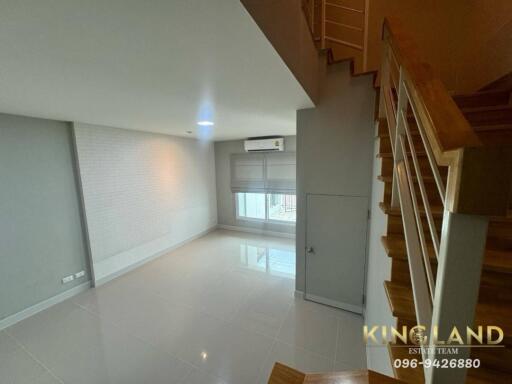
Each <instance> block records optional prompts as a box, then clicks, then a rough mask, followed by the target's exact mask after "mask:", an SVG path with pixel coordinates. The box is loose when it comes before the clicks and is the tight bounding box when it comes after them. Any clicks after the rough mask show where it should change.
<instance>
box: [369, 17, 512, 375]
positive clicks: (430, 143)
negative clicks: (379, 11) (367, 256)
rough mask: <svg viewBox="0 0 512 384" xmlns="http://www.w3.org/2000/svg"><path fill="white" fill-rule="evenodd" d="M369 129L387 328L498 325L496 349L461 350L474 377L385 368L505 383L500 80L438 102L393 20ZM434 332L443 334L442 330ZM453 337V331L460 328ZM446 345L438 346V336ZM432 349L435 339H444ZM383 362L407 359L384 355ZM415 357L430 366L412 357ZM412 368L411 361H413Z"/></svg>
mask: <svg viewBox="0 0 512 384" xmlns="http://www.w3.org/2000/svg"><path fill="white" fill-rule="evenodd" d="M384 34H385V35H384V39H385V40H386V52H385V54H384V60H383V68H382V73H381V75H382V81H381V93H380V109H379V118H378V120H377V127H378V128H377V131H378V137H379V139H380V143H379V144H380V150H379V154H378V157H379V158H381V161H382V167H381V174H380V176H379V177H378V179H379V180H380V181H381V182H383V183H384V184H385V188H384V196H383V201H382V203H381V204H380V208H381V209H382V211H383V212H384V213H385V214H386V215H387V217H388V223H387V233H386V235H385V236H382V245H383V247H384V249H385V250H386V253H387V255H388V256H389V257H390V258H391V259H392V272H391V280H390V281H386V282H385V284H384V289H385V292H386V294H387V297H388V300H389V305H390V308H391V311H392V314H393V316H395V317H396V318H397V325H398V326H399V327H400V326H402V325H406V326H409V327H412V326H414V325H416V324H427V325H429V326H430V324H438V325H439V328H440V332H444V333H445V335H446V332H447V331H448V329H450V328H451V327H452V326H453V325H460V327H459V328H461V327H462V326H463V325H465V324H473V323H474V324H475V325H484V326H485V325H498V326H500V327H501V328H502V329H503V331H504V334H505V337H504V340H503V341H502V343H501V344H500V348H481V347H480V348H478V347H473V348H471V349H469V348H466V349H465V351H464V352H463V353H461V354H459V355H458V356H457V357H460V358H464V357H466V356H467V355H468V353H469V351H471V352H470V354H471V357H472V358H476V359H479V360H480V361H481V367H480V368H478V369H469V370H467V377H466V372H465V370H464V369H444V370H443V369H430V370H427V369H423V368H421V367H418V368H415V369H412V368H398V369H395V376H396V377H397V378H399V379H401V380H404V381H405V382H408V383H423V382H425V381H426V382H430V383H438V382H439V383H462V382H467V383H509V382H512V366H511V365H510V362H512V217H511V210H510V201H511V199H510V180H511V179H510V174H511V157H510V153H511V150H510V148H512V147H511V146H512V104H511V100H512V99H511V90H512V86H511V85H510V82H509V81H506V80H502V81H497V82H495V83H494V84H493V85H491V86H489V87H486V88H485V89H483V90H481V91H479V92H475V93H473V94H466V95H455V96H453V97H452V98H450V96H449V95H448V93H447V92H446V90H445V89H444V87H443V86H442V85H441V83H440V82H439V81H438V80H437V79H436V78H435V76H433V75H432V72H431V70H430V68H429V67H428V65H427V64H425V63H422V62H419V61H418V59H417V57H418V55H417V52H416V51H415V48H414V42H412V41H411V39H410V38H409V37H408V36H407V34H406V33H404V31H403V30H402V29H401V27H400V23H399V22H398V21H396V20H394V21H392V22H390V21H387V23H386V25H385V27H384ZM443 328H444V330H443ZM463 329H465V327H464V328H463ZM445 339H446V338H445ZM445 339H444V340H445ZM389 352H390V356H391V359H392V361H395V359H404V358H410V356H408V355H407V348H401V347H400V346H391V345H389ZM423 358H429V359H434V358H442V356H436V355H427V354H424V355H423ZM420 359H421V357H420Z"/></svg>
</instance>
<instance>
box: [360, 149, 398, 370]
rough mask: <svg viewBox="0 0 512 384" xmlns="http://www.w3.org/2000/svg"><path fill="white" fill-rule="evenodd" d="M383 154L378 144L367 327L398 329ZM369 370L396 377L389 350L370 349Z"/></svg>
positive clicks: (370, 243) (374, 169)
mask: <svg viewBox="0 0 512 384" xmlns="http://www.w3.org/2000/svg"><path fill="white" fill-rule="evenodd" d="M378 151H379V140H378V139H376V140H375V148H374V155H375V156H374V160H373V177H372V195H371V220H370V236H369V251H368V267H367V277H366V310H365V324H367V325H368V326H369V327H371V326H373V325H388V326H396V319H395V318H394V317H393V316H392V314H391V310H390V308H389V303H388V300H387V297H386V293H385V291H384V280H390V279H391V259H390V258H389V257H388V255H387V254H386V252H385V250H384V247H383V246H382V243H381V241H380V238H381V236H383V235H385V234H386V229H387V222H388V220H387V216H386V215H385V214H384V212H382V210H381V209H380V208H379V203H380V202H382V201H383V198H384V183H382V182H380V181H378V180H377V176H379V175H380V172H381V162H382V160H381V159H378V158H377V157H376V155H377V153H378ZM366 357H367V363H368V369H371V370H373V371H377V372H380V373H382V374H385V375H388V376H393V369H392V367H391V360H390V358H389V352H388V349H387V347H386V346H378V347H376V346H372V347H367V348H366Z"/></svg>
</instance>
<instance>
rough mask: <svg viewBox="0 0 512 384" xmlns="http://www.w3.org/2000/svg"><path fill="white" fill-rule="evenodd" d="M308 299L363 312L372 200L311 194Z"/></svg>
mask: <svg viewBox="0 0 512 384" xmlns="http://www.w3.org/2000/svg"><path fill="white" fill-rule="evenodd" d="M306 220H307V224H306V231H307V232H306V290H305V297H306V299H309V300H312V301H316V302H320V303H323V304H327V305H331V306H335V307H339V308H343V309H346V310H349V311H352V312H357V313H361V312H362V308H363V293H364V275H365V263H366V240H367V236H366V232H367V221H368V199H367V198H366V197H352V196H332V195H308V197H307V219H306Z"/></svg>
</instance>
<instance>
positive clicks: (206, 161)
mask: <svg viewBox="0 0 512 384" xmlns="http://www.w3.org/2000/svg"><path fill="white" fill-rule="evenodd" d="M74 128H75V137H76V146H77V151H78V160H79V166H80V177H81V182H82V188H83V194H84V205H85V214H86V219H87V228H88V233H89V239H90V247H91V254H92V259H93V272H94V278H95V282H96V283H101V282H103V281H105V280H107V279H110V278H112V277H114V276H116V275H117V274H120V273H122V272H124V271H126V270H128V269H130V268H133V267H134V266H137V265H138V264H140V263H142V262H145V261H147V260H148V259H150V258H152V257H154V256H155V255H158V254H160V253H162V252H165V251H166V250H169V249H170V248H172V247H175V246H178V245H180V244H182V243H183V242H185V241H187V240H190V239H192V238H194V237H196V236H199V235H201V234H203V233H204V232H206V231H208V230H209V229H211V228H212V227H214V226H215V225H216V223H217V209H216V207H217V205H216V193H215V160H214V152H213V143H211V142H201V141H198V140H193V139H187V138H180V137H175V136H169V135H162V134H153V133H147V132H138V131H130V130H123V129H117V128H110V127H100V126H93V125H87V124H80V123H75V126H74Z"/></svg>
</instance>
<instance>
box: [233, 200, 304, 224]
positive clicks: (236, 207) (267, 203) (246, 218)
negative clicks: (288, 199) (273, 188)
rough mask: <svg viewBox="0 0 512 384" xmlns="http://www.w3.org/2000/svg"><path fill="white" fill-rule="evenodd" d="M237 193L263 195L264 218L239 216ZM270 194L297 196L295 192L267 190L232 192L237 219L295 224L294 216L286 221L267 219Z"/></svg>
mask: <svg viewBox="0 0 512 384" xmlns="http://www.w3.org/2000/svg"><path fill="white" fill-rule="evenodd" d="M238 193H244V194H245V193H260V194H262V195H265V218H264V219H258V218H255V217H247V216H240V211H239V209H238V199H237V196H236V195H237V194H238ZM272 194H279V195H294V196H295V198H297V195H296V194H295V193H269V192H236V193H233V204H234V205H235V215H236V220H237V221H248V222H256V223H269V224H279V225H288V226H293V227H294V226H295V223H296V222H297V218H295V221H286V220H275V219H269V212H268V207H269V195H272Z"/></svg>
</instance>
